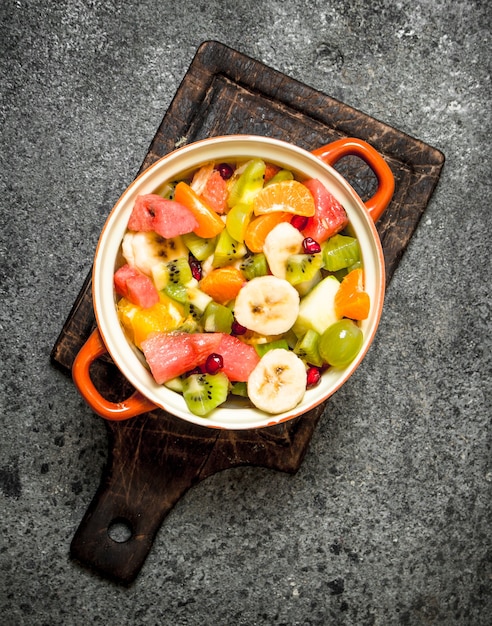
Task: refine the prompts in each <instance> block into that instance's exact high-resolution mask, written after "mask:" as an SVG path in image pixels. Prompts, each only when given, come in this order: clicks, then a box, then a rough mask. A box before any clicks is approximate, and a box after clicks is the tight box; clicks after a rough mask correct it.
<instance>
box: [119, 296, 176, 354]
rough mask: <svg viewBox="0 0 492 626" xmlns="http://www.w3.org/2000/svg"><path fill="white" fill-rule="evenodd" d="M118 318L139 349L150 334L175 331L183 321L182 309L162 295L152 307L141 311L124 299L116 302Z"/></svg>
mask: <svg viewBox="0 0 492 626" xmlns="http://www.w3.org/2000/svg"><path fill="white" fill-rule="evenodd" d="M118 316H119V318H120V321H121V323H122V325H123V327H124V328H125V330H126V331H127V332H128V333H129V334H130V336H131V337H133V341H134V343H135V345H136V346H137V347H139V348H140V347H141V345H142V342H143V341H145V339H147V338H148V337H149V336H150V335H151V334H152V333H156V332H170V331H172V330H176V328H178V326H179V325H180V324H181V322H182V321H183V307H182V305H180V304H179V303H178V302H174V301H173V300H171V299H170V298H168V297H167V296H165V295H164V294H160V301H159V302H158V303H157V304H154V305H153V306H151V307H149V308H147V309H142V308H141V307H139V306H137V305H135V304H132V303H131V302H129V301H128V300H127V299H126V298H121V299H120V301H119V302H118Z"/></svg>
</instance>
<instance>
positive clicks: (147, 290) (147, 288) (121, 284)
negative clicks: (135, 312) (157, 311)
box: [113, 264, 159, 309]
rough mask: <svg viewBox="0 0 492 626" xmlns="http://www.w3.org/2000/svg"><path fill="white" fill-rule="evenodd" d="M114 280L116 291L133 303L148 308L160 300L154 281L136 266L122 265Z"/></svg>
mask: <svg viewBox="0 0 492 626" xmlns="http://www.w3.org/2000/svg"><path fill="white" fill-rule="evenodd" d="M113 280H114V288H115V291H116V293H117V294H118V295H120V296H123V297H124V298H127V300H129V301H130V302H131V303H132V304H136V305H138V306H140V307H142V308H143V309H148V308H150V307H151V306H153V305H154V304H157V303H158V302H159V293H158V291H157V289H156V288H155V286H154V283H153V282H152V281H151V280H150V278H149V277H148V276H146V275H145V274H142V272H140V271H139V270H138V269H137V268H136V267H132V266H131V265H128V264H126V265H122V266H121V267H120V268H119V269H118V270H116V272H115V274H114V277H113Z"/></svg>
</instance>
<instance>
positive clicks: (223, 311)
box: [201, 300, 234, 335]
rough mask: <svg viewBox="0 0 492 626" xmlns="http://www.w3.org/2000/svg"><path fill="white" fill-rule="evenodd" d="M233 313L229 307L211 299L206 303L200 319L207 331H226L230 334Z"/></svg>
mask: <svg viewBox="0 0 492 626" xmlns="http://www.w3.org/2000/svg"><path fill="white" fill-rule="evenodd" d="M233 322H234V314H233V312H232V311H231V309H230V308H229V307H227V306H224V305H223V304H219V303H218V302H215V301H214V300H212V302H209V304H208V305H207V308H206V309H205V313H204V314H203V317H202V319H201V323H202V325H203V329H204V330H205V331H206V332H207V333H227V334H228V335H230V333H231V330H232V323H233Z"/></svg>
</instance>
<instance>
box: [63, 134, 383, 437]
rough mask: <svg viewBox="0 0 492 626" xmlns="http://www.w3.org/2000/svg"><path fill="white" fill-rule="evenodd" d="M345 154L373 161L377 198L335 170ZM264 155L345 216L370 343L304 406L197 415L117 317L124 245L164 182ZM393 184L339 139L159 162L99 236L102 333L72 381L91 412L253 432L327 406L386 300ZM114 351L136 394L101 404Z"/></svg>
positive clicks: (235, 407)
mask: <svg viewBox="0 0 492 626" xmlns="http://www.w3.org/2000/svg"><path fill="white" fill-rule="evenodd" d="M346 155H357V156H359V157H361V158H362V159H363V160H364V161H366V162H367V163H368V165H369V166H370V167H371V169H372V170H373V172H374V173H375V175H376V177H377V179H378V188H377V191H376V193H375V194H374V196H373V197H372V198H371V199H370V200H368V201H367V202H366V203H363V202H362V200H361V199H360V198H359V196H358V195H357V194H356V192H355V191H354V189H353V188H352V187H351V186H350V185H349V184H348V182H347V181H346V180H345V179H344V178H343V177H342V176H341V175H340V174H339V173H338V172H337V171H336V170H335V169H333V164H334V163H335V162H336V161H338V160H339V159H341V158H342V157H343V156H346ZM254 157H260V158H263V159H264V160H266V161H270V162H273V163H276V164H278V165H280V166H282V167H285V168H287V169H290V170H291V171H293V172H294V174H295V175H296V177H299V178H300V179H301V180H302V179H307V178H318V179H319V180H321V182H322V183H323V184H324V185H325V186H326V187H327V188H328V190H329V191H330V192H331V193H332V194H333V195H334V196H335V197H336V198H337V199H338V200H339V201H340V202H341V203H342V205H343V206H344V207H345V210H346V211H347V214H348V217H349V221H350V227H349V228H350V230H351V232H353V234H354V235H355V236H356V237H357V238H358V240H359V245H360V249H361V254H362V262H363V265H364V270H365V289H366V291H367V292H368V293H369V296H370V299H371V309H370V314H369V317H368V318H367V319H366V320H364V321H363V322H361V324H360V325H361V329H362V331H363V334H364V342H363V346H362V349H361V351H360V352H359V354H358V356H357V357H356V359H355V360H354V361H353V362H352V363H351V364H350V365H349V366H347V367H345V368H343V369H340V368H329V369H328V370H327V371H326V372H325V373H324V374H323V375H322V380H321V383H320V384H319V385H318V386H317V387H315V388H313V389H309V390H307V391H306V394H305V396H304V399H303V401H302V402H301V403H300V404H299V405H298V406H296V407H295V409H293V410H291V411H287V412H285V413H280V414H278V415H271V414H267V413H264V412H263V411H260V410H258V409H256V408H254V407H252V406H251V405H245V404H244V402H242V401H234V400H231V401H229V400H228V401H227V402H226V403H225V404H223V405H222V406H220V407H218V408H216V409H215V410H213V411H212V412H211V413H210V414H209V415H208V416H207V417H199V416H196V415H193V414H192V413H190V411H189V410H188V408H187V406H186V403H185V401H184V398H183V397H182V396H181V395H180V394H179V393H177V392H175V391H172V390H171V389H168V388H167V387H166V386H164V385H158V384H157V383H156V382H155V381H154V379H153V377H152V375H151V374H150V371H149V369H148V366H147V365H146V363H145V359H144V358H143V356H142V354H141V353H140V351H139V350H137V349H136V348H135V347H134V346H133V345H132V343H131V342H129V341H128V339H127V337H126V335H125V333H124V331H123V329H122V327H121V325H120V322H119V319H118V316H117V312H116V306H115V303H116V299H115V293H114V288H113V274H114V271H115V269H116V266H117V259H118V255H119V252H120V245H121V241H122V239H123V236H124V234H125V231H126V228H127V223H128V219H129V217H130V213H131V211H132V208H133V205H134V203H135V199H136V197H137V196H138V195H140V194H147V193H153V192H155V190H156V189H158V188H159V187H160V186H161V185H162V184H163V183H164V182H166V181H172V180H176V179H179V178H180V176H181V175H182V174H183V173H187V172H190V171H193V170H195V169H196V168H198V167H199V166H200V165H203V164H204V163H206V162H209V161H216V162H222V161H227V160H233V159H237V158H241V159H248V158H254ZM393 191H394V179H393V176H392V174H391V170H390V168H389V167H388V165H387V164H386V162H385V161H384V159H383V158H382V157H381V156H380V155H379V153H377V152H376V151H375V150H374V149H373V148H372V147H371V146H369V145H368V144H367V143H365V142H363V141H360V140H358V139H341V140H339V141H336V142H333V143H331V144H328V145H327V146H323V147H322V148H319V149H318V150H315V151H314V152H313V153H311V152H308V151H306V150H304V149H302V148H299V147H297V146H295V145H291V144H289V143H286V142H283V141H279V140H276V139H271V138H268V137H257V136H250V135H244V136H243V135H230V136H225V137H214V138H211V139H205V140H203V141H198V142H196V143H193V144H190V145H187V146H184V147H182V148H180V149H178V150H176V151H174V152H172V153H170V154H169V155H167V156H165V157H163V158H161V159H160V160H159V161H157V162H156V163H154V164H153V165H151V166H150V167H149V168H148V169H146V170H145V171H144V172H143V173H142V174H140V175H139V176H138V177H137V178H136V179H135V180H134V181H133V182H132V184H131V185H130V186H129V187H128V188H127V189H126V191H125V192H124V193H123V195H122V196H121V197H120V199H119V200H118V201H117V203H116V205H115V206H114V208H113V210H112V211H111V213H110V215H109V217H108V219H107V221H106V224H105V226H104V228H103V231H102V233H101V237H100V239H99V243H98V246H97V250H96V254H95V258H94V267H93V304H94V311H95V315H96V320H97V330H96V331H94V333H93V334H92V335H91V337H90V338H89V339H88V340H87V342H86V343H85V345H84V346H83V347H82V349H81V351H80V353H79V354H78V356H77V357H76V359H75V362H74V365H73V378H74V381H75V383H76V386H77V388H78V389H79V391H80V393H81V394H82V396H83V397H84V398H85V400H86V401H87V403H88V404H89V406H90V407H91V408H92V409H93V410H94V411H95V412H96V413H97V414H99V415H101V416H102V417H104V418H106V419H109V420H122V419H128V418H131V417H134V416H136V415H138V414H140V413H143V412H147V411H150V410H153V409H156V408H160V409H164V410H165V411H167V412H168V413H171V414H173V415H175V416H176V417H178V418H181V419H184V420H187V421H188V422H192V423H195V424H199V425H200V426H205V427H211V428H225V429H252V428H261V427H265V426H271V425H274V424H278V423H280V422H284V421H286V420H290V419H292V418H295V417H297V416H299V415H302V414H303V413H305V412H307V411H309V410H310V409H313V408H314V407H315V406H317V405H319V404H320V403H322V402H324V401H325V400H326V399H327V398H329V397H330V396H331V395H332V394H333V393H335V392H336V391H337V389H339V388H340V387H341V385H343V384H344V383H345V381H346V380H347V379H348V378H349V377H350V376H351V375H352V373H353V372H354V371H355V370H356V368H357V367H358V366H359V364H360V363H361V361H362V360H363V358H364V355H365V354H366V352H367V350H368V349H369V346H370V345H371V342H372V340H373V338H374V335H375V333H376V329H377V327H378V323H379V319H380V316H381V311H382V308H383V300H384V287H385V271H384V260H383V252H382V248H381V244H380V241H379V236H378V234H377V231H376V228H375V226H374V222H375V221H376V220H377V218H378V217H379V216H380V215H381V213H382V212H383V211H384V210H385V208H386V207H387V205H388V204H389V202H390V200H391V197H392V195H393ZM106 352H108V353H109V355H110V356H111V358H112V360H113V361H114V363H115V364H116V366H117V367H118V368H119V369H120V371H121V372H122V374H123V375H124V376H125V377H126V379H127V380H128V381H129V382H130V383H131V384H132V386H133V387H134V388H135V393H134V394H133V395H132V396H130V397H129V398H128V399H127V400H125V401H123V402H120V403H113V402H110V401H109V400H107V399H105V398H103V397H102V396H101V395H100V393H99V392H98V391H97V389H96V388H95V386H94V385H93V383H92V381H91V378H90V373H89V368H90V364H91V363H92V362H93V361H94V360H95V359H97V358H99V357H100V356H101V355H102V354H104V353H106Z"/></svg>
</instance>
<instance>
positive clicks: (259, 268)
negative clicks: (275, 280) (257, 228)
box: [240, 252, 268, 280]
mask: <svg viewBox="0 0 492 626" xmlns="http://www.w3.org/2000/svg"><path fill="white" fill-rule="evenodd" d="M240 270H241V272H242V273H243V274H244V276H245V278H246V279H247V280H251V279H252V278H255V277H256V276H266V275H267V274H268V262H267V260H266V256H265V255H264V254H263V252H258V253H257V254H251V255H250V256H247V257H246V258H245V259H244V261H243V262H242V263H241V265H240Z"/></svg>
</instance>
